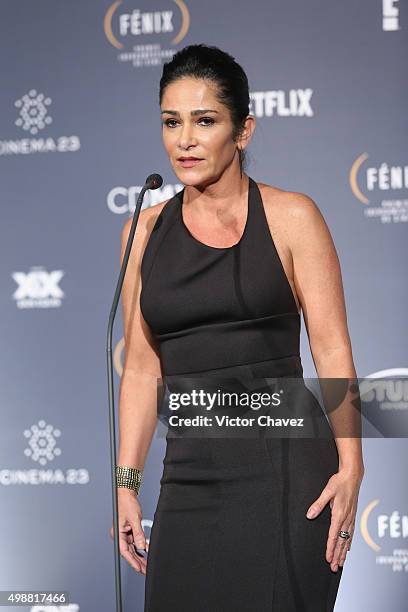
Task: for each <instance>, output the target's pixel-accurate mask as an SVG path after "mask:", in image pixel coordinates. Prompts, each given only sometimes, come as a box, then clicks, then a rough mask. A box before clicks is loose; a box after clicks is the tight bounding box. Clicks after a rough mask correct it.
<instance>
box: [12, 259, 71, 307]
mask: <svg viewBox="0 0 408 612" xmlns="http://www.w3.org/2000/svg"><path fill="white" fill-rule="evenodd" d="M63 275H64V271H63V270H53V271H52V272H47V270H45V268H43V267H42V266H34V267H32V268H31V269H30V271H29V272H28V273H25V272H12V274H11V276H12V278H13V279H14V280H15V282H16V283H17V285H18V288H17V289H16V290H15V292H14V293H13V299H14V300H15V301H16V304H17V307H18V308H21V309H25V308H59V307H60V306H61V305H62V298H63V297H64V296H65V294H64V292H63V291H62V289H61V287H60V286H59V283H60V281H61V279H62V277H63Z"/></svg>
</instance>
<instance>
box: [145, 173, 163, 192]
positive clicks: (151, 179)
mask: <svg viewBox="0 0 408 612" xmlns="http://www.w3.org/2000/svg"><path fill="white" fill-rule="evenodd" d="M146 184H147V185H148V187H147V189H158V188H159V187H161V186H162V185H163V178H162V177H161V176H160V174H157V172H155V173H154V174H149V176H148V177H147V179H146V183H145V185H146Z"/></svg>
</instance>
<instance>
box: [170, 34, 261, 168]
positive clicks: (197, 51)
mask: <svg viewBox="0 0 408 612" xmlns="http://www.w3.org/2000/svg"><path fill="white" fill-rule="evenodd" d="M183 77H192V78H196V79H205V80H207V81H210V82H211V83H213V84H215V85H216V87H215V89H216V96H217V99H218V100H219V101H220V102H221V103H222V104H224V105H225V106H226V107H227V108H228V109H229V111H230V114H231V121H232V125H233V133H232V138H233V140H234V141H235V140H236V138H237V137H238V136H239V135H240V133H241V130H242V128H243V127H244V122H245V118H246V117H247V115H248V114H249V103H250V98H249V84H248V78H247V75H246V74H245V72H244V70H243V68H242V67H241V66H240V65H239V64H238V63H237V62H236V61H235V58H234V57H232V55H230V54H229V53H226V52H225V51H222V50H221V49H219V48H218V47H215V46H209V45H204V44H202V43H200V44H196V45H188V46H187V47H184V48H183V49H180V51H177V53H175V54H174V56H173V58H172V59H171V60H170V61H169V62H166V63H165V64H164V66H163V73H162V76H161V79H160V94H159V101H160V104H161V103H162V98H163V94H164V90H165V88H166V87H167V85H169V84H170V83H173V82H174V81H176V80H177V79H180V78H183ZM239 162H240V169H241V174H242V170H243V168H244V166H245V165H246V151H245V150H241V149H239Z"/></svg>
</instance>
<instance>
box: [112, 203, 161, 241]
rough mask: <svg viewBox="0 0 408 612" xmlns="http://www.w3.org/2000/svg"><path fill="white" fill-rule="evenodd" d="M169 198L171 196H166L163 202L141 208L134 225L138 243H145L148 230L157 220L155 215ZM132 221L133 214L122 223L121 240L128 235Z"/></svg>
mask: <svg viewBox="0 0 408 612" xmlns="http://www.w3.org/2000/svg"><path fill="white" fill-rule="evenodd" d="M170 199H171V198H168V199H167V200H164V201H163V202H158V203H157V204H153V205H152V206H147V207H146V208H143V209H142V210H141V211H140V213H139V218H138V220H137V225H136V232H135V239H136V237H137V238H138V240H137V241H138V242H139V243H140V242H141V243H142V244H145V243H146V239H147V238H148V236H149V235H150V232H151V231H152V229H153V227H154V224H155V223H156V221H157V217H158V216H159V215H160V213H161V212H162V210H163V208H164V207H165V205H166V204H167V202H169V200H170ZM132 221H133V215H132V216H131V217H129V218H128V219H127V220H126V221H125V223H124V225H123V228H122V240H123V241H125V240H127V238H128V236H129V232H130V227H131V225H132Z"/></svg>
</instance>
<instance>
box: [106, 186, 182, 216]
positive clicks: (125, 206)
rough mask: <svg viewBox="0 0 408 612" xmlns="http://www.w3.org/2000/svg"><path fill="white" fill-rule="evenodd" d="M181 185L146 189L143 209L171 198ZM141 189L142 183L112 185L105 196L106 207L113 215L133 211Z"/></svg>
mask: <svg viewBox="0 0 408 612" xmlns="http://www.w3.org/2000/svg"><path fill="white" fill-rule="evenodd" d="M183 187H184V185H181V184H180V183H176V184H173V185H170V184H168V185H165V186H164V187H160V188H159V189H154V190H149V191H147V192H146V194H145V196H144V198H143V209H145V208H148V207H149V206H154V205H155V204H159V203H160V202H164V200H168V199H170V198H172V197H173V196H174V195H175V194H176V193H177V192H178V191H180V190H181V189H183ZM141 191H142V185H131V186H130V187H127V186H124V185H117V186H116V187H112V189H111V190H110V191H109V193H108V195H107V198H106V203H107V206H108V209H109V210H110V211H111V212H112V213H113V214H115V215H123V214H126V213H128V214H130V213H133V212H134V211H135V208H136V203H137V198H138V197H139V194H140V192H141Z"/></svg>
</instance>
